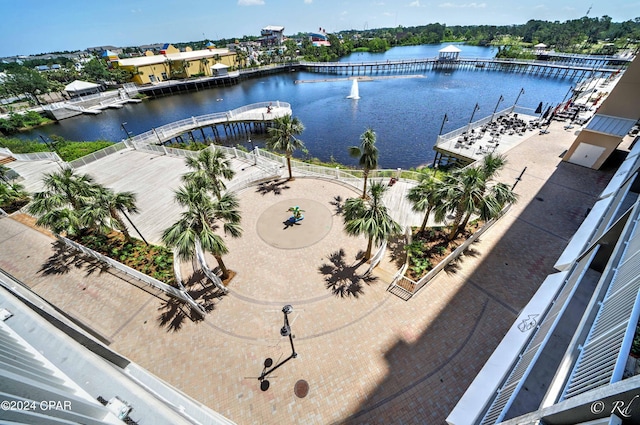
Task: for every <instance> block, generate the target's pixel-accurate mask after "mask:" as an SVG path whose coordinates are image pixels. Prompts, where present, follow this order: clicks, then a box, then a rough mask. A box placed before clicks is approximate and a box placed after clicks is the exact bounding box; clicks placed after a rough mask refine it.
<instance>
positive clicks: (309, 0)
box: [304, 0, 313, 4]
mask: <svg viewBox="0 0 640 425" xmlns="http://www.w3.org/2000/svg"><path fill="white" fill-rule="evenodd" d="M311 3H313V0H304V4H311Z"/></svg>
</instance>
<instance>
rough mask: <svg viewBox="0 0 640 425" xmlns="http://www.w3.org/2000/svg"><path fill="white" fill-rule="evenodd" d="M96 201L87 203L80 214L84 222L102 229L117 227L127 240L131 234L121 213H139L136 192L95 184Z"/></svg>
mask: <svg viewBox="0 0 640 425" xmlns="http://www.w3.org/2000/svg"><path fill="white" fill-rule="evenodd" d="M93 198H94V201H93V202H91V203H89V204H88V205H86V206H85V207H84V208H83V209H82V211H81V215H80V220H81V222H82V223H83V224H85V225H87V226H88V227H90V228H97V229H100V230H111V229H116V230H119V231H121V232H122V234H123V235H124V237H125V239H126V241H127V242H131V235H130V234H129V231H128V230H127V225H126V224H125V222H124V220H123V219H122V216H121V213H122V212H123V211H126V212H128V213H134V214H135V213H137V212H138V207H137V206H136V194H135V193H133V192H115V191H113V190H112V189H109V188H106V187H104V186H101V185H98V184H95V185H94V186H93Z"/></svg>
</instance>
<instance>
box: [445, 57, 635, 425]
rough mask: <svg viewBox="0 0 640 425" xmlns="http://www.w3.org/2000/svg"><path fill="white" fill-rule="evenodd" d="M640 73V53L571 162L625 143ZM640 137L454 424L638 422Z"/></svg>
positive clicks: (481, 374) (573, 151)
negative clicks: (621, 133) (622, 130)
mask: <svg viewBox="0 0 640 425" xmlns="http://www.w3.org/2000/svg"><path fill="white" fill-rule="evenodd" d="M639 71H640V63H638V61H637V60H635V61H634V63H632V64H631V66H630V67H629V70H628V71H627V72H626V73H625V74H624V75H623V76H622V77H621V79H620V81H619V82H618V84H617V85H616V87H615V88H614V89H613V90H612V91H611V93H610V94H609V97H608V98H607V100H606V102H605V103H604V104H603V105H602V107H601V108H600V110H599V111H598V114H596V115H595V116H594V117H593V119H592V120H591V122H590V124H589V125H587V128H586V129H583V130H582V132H580V133H579V135H578V137H577V138H576V141H575V143H574V146H573V147H572V149H571V150H570V151H569V152H567V153H566V155H565V158H567V160H570V162H575V163H579V164H580V162H579V161H577V160H576V161H571V158H573V157H575V155H576V152H578V153H580V154H581V155H583V156H584V155H585V152H586V155H587V157H590V160H591V164H580V165H586V166H591V167H592V168H598V167H599V166H600V164H602V162H603V161H604V159H606V157H608V156H609V154H610V153H611V152H612V151H613V150H614V149H615V148H616V147H617V146H618V144H619V143H620V139H621V136H620V135H618V134H617V132H619V131H620V129H621V128H622V127H624V128H627V127H628V126H629V124H630V121H633V120H632V119H630V118H629V117H635V119H636V120H637V118H638V117H639V115H638V114H640V104H639V103H638V101H637V97H638V94H639V93H640V92H639V90H640V80H639V79H638V75H639V74H638V72H639ZM605 104H606V106H605ZM634 122H635V121H634ZM605 124H607V125H605ZM623 124H624V125H623ZM625 134H626V133H625ZM637 141H638V136H635V140H633V142H632V143H631V150H630V152H629V153H628V154H627V156H626V159H625V160H624V161H623V162H622V164H621V165H620V166H619V168H618V169H617V172H616V173H615V175H614V177H613V178H612V180H611V181H610V182H609V184H608V186H607V187H606V188H605V190H604V191H603V192H602V193H601V194H600V196H599V197H598V199H597V200H596V203H595V204H594V206H593V208H591V209H590V211H589V212H588V214H587V216H586V218H585V220H584V221H583V223H582V225H581V226H580V228H579V229H578V231H577V232H576V233H575V234H574V236H573V237H572V239H571V240H570V241H569V243H568V245H567V247H566V248H565V250H564V251H563V253H562V254H561V256H560V258H559V259H558V260H557V262H556V263H555V265H554V268H555V269H556V270H557V272H556V273H553V274H551V275H549V276H548V277H547V278H546V279H545V281H544V282H543V283H542V284H541V285H540V287H539V289H538V291H537V292H536V294H535V295H534V296H533V298H532V299H531V301H530V302H529V303H528V304H527V306H526V307H525V308H524V309H523V310H522V312H521V315H520V316H519V317H518V319H517V320H516V322H514V323H513V325H512V326H511V328H510V329H509V331H508V333H507V334H506V336H505V337H504V339H503V340H502V342H501V343H500V345H499V346H498V347H497V348H496V350H495V351H494V352H493V354H492V355H491V357H490V358H489V360H488V361H487V362H486V363H485V365H484V367H483V369H482V370H481V371H480V372H479V373H478V375H477V376H476V378H475V379H474V381H473V382H472V383H471V385H470V386H469V387H468V389H467V391H466V392H465V394H464V395H463V397H462V398H461V399H460V400H459V402H458V404H457V405H456V406H455V408H454V409H453V411H452V412H451V413H450V414H449V416H448V418H447V422H448V423H449V424H452V425H454V424H455V425H462V424H469V425H471V424H474V425H475V424H482V425H488V424H505V425H506V424H509V425H515V424H554V425H569V424H583V423H588V424H590V425H596V424H627V423H629V424H630V423H639V421H640V401H638V400H636V399H638V398H640V361H639V360H638V359H639V358H640V342H639V341H640V327H639V326H638V321H639V319H640V226H638V224H639V223H640V202H639V201H640V145H639V144H638V143H636V142H637ZM584 144H591V146H592V147H590V148H589V149H591V150H586V148H580V146H582V145H584ZM595 147H601V149H599V152H600V153H599V154H598V152H596V155H593V156H591V155H589V152H591V151H595ZM594 157H595V160H594ZM602 158H604V159H602ZM496 278H500V277H499V276H496Z"/></svg>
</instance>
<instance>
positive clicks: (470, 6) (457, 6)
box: [438, 2, 487, 9]
mask: <svg viewBox="0 0 640 425" xmlns="http://www.w3.org/2000/svg"><path fill="white" fill-rule="evenodd" d="M438 6H439V7H445V8H454V9H484V8H485V7H487V3H476V2H473V3H460V4H456V3H441V4H439V5H438Z"/></svg>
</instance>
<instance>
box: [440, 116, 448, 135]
mask: <svg viewBox="0 0 640 425" xmlns="http://www.w3.org/2000/svg"><path fill="white" fill-rule="evenodd" d="M447 122H449V117H447V114H444V118H443V119H442V125H441V126H440V132H439V133H438V136H440V135H442V129H443V128H444V125H445V124H446V123H447Z"/></svg>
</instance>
